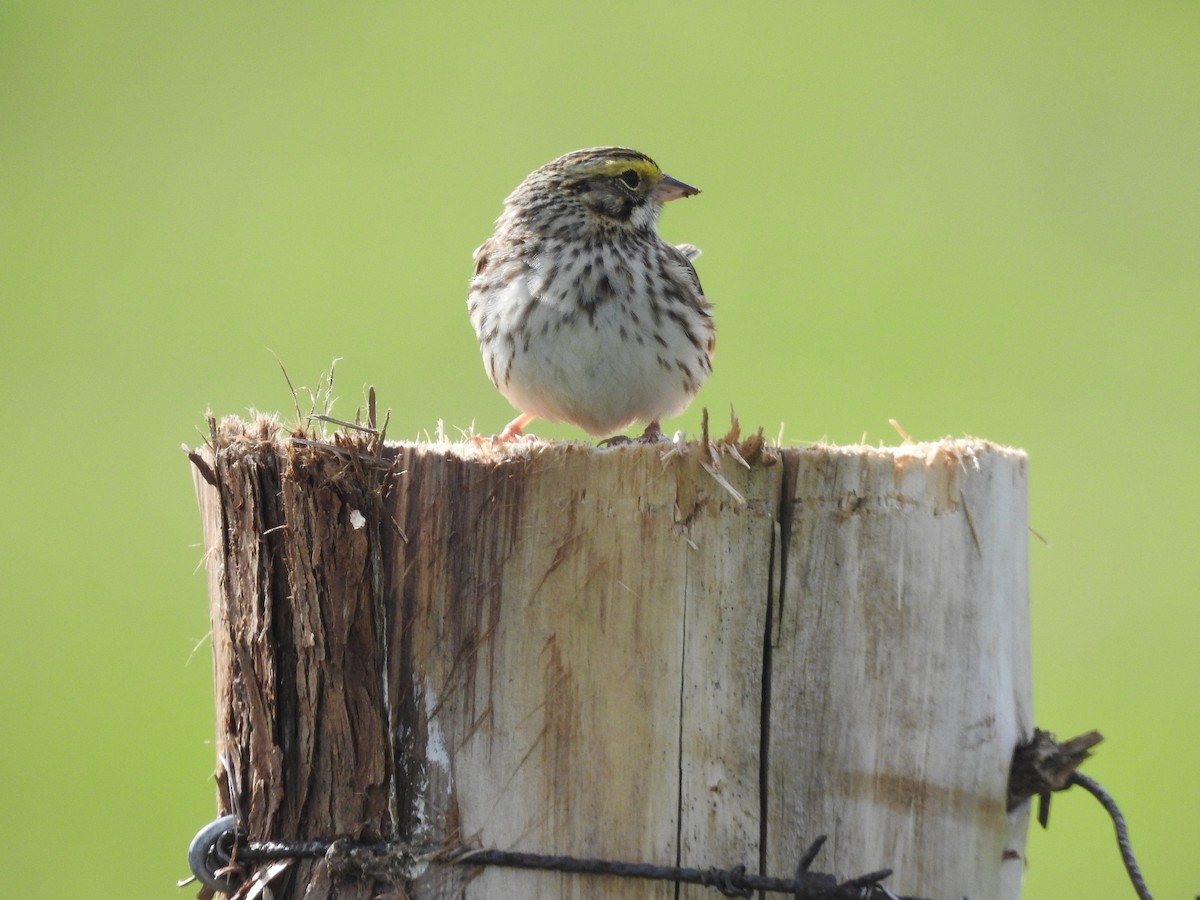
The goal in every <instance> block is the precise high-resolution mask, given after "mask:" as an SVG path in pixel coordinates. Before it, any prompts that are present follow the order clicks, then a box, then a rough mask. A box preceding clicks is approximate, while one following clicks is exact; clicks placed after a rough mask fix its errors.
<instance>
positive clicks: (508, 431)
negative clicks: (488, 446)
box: [492, 413, 537, 444]
mask: <svg viewBox="0 0 1200 900" xmlns="http://www.w3.org/2000/svg"><path fill="white" fill-rule="evenodd" d="M536 418H537V416H535V415H533V413H521V414H520V415H519V416H517V417H516V418H515V419H513V420H512V421H511V422H509V423H508V424H507V425H505V426H504V430H503V431H502V432H500V433H499V434H498V435H496V436H495V437H494V438H492V440H493V441H494V442H495V443H497V444H503V443H506V442H508V441H512V440H516V439H517V438H519V437H520V436H521V429H522V428H524V427H525V426H526V425H528V424H529V423H530V422H532V421H533V420H534V419H536Z"/></svg>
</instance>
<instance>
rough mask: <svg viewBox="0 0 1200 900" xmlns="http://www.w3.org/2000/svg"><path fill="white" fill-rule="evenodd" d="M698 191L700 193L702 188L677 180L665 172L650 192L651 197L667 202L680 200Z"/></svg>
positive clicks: (660, 201)
mask: <svg viewBox="0 0 1200 900" xmlns="http://www.w3.org/2000/svg"><path fill="white" fill-rule="evenodd" d="M698 193H700V188H694V187H692V186H691V185H690V184H684V183H683V182H682V181H676V180H675V179H674V178H672V177H671V176H670V175H666V174H664V175H663V177H662V179H661V180H660V181H659V182H658V184H657V185H655V187H654V190H653V191H651V192H650V199H651V200H657V201H658V202H659V203H666V202H667V201H668V200H678V199H679V198H680V197H690V196H692V194H698Z"/></svg>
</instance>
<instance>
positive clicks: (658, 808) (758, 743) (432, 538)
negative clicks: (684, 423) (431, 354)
mask: <svg viewBox="0 0 1200 900" xmlns="http://www.w3.org/2000/svg"><path fill="white" fill-rule="evenodd" d="M335 443H337V445H338V446H337V447H334V448H322V447H313V446H297V445H296V444H294V443H292V442H290V441H289V439H288V436H287V435H277V434H275V433H274V430H273V428H272V426H271V424H270V423H269V422H265V421H259V422H255V423H240V422H236V421H229V422H226V423H223V425H222V428H221V429H219V430H218V432H217V433H216V435H215V437H214V441H213V444H214V447H213V448H210V449H209V451H208V455H207V458H208V459H209V460H210V465H211V468H212V470H213V472H214V473H215V474H216V481H217V485H216V486H215V487H214V486H210V485H209V484H207V483H206V482H205V481H204V480H202V479H200V478H197V487H198V491H199V495H200V498H201V507H202V513H203V518H204V522H205V542H206V546H207V548H208V553H209V557H208V558H209V579H210V588H211V605H212V620H213V650H214V660H215V685H216V695H217V696H216V700H217V714H218V718H217V732H218V750H219V752H221V753H225V754H227V755H228V756H229V758H230V760H231V762H232V772H233V782H234V784H233V785H232V788H233V793H234V795H236V796H237V797H238V798H239V803H240V807H241V809H242V810H243V812H244V816H245V819H246V822H247V825H248V828H249V830H250V833H251V835H252V837H255V838H266V837H271V838H290V837H298V838H332V837H342V836H349V837H355V838H363V839H368V840H376V839H383V840H390V841H405V842H417V843H421V844H424V845H428V846H446V845H449V846H458V845H466V846H482V847H495V848H499V849H517V850H523V851H530V852H538V853H561V854H569V855H574V856H599V857H605V858H609V859H621V860H628V861H640V862H654V863H661V864H678V865H684V866H696V867H706V866H712V865H717V866H732V865H735V864H738V863H745V864H746V865H747V866H748V867H749V868H750V869H751V870H752V871H753V870H756V869H759V868H760V867H764V866H765V871H767V872H769V873H771V874H775V875H787V874H789V873H790V872H791V870H792V868H794V865H795V858H796V855H797V854H798V853H799V850H800V849H801V847H802V845H803V844H805V843H807V842H808V841H809V840H811V839H812V838H813V837H815V836H816V834H818V833H828V834H830V836H831V839H830V842H829V845H828V851H827V852H826V853H825V854H823V855H822V856H821V857H820V858H819V859H818V862H817V864H816V866H815V868H816V869H818V870H821V871H834V872H835V873H836V874H838V875H840V876H842V877H848V876H851V875H857V874H861V873H862V872H863V871H867V870H870V869H875V868H879V867H882V866H891V867H893V868H895V869H896V870H897V875H896V876H895V880H894V881H893V882H892V883H891V887H892V888H893V890H897V891H906V892H909V893H923V894H926V895H930V896H938V897H941V896H962V895H963V894H970V895H971V896H972V897H975V898H978V897H1015V896H1017V893H1018V892H1019V881H1020V867H1021V866H1022V865H1023V862H1022V861H1021V860H1020V859H1018V860H1017V861H1016V862H1015V863H1012V862H1008V863H1003V864H1002V863H1001V859H1000V854H1002V853H1003V852H1004V851H1006V850H1015V851H1016V852H1017V853H1018V854H1019V853H1020V852H1021V850H1022V848H1023V828H1024V819H1023V813H1022V812H1021V811H1018V812H1017V813H1014V815H1013V816H1012V817H1011V818H1010V817H1008V816H1007V815H1006V814H1005V813H1004V796H1005V794H1004V790H1005V784H1004V782H1005V779H1006V777H1007V761H1008V758H1009V757H1010V756H1011V753H1012V749H1013V746H1014V745H1015V743H1016V742H1017V740H1018V738H1019V737H1021V736H1024V735H1026V734H1027V733H1028V732H1029V731H1030V730H1031V722H1030V721H1029V683H1028V657H1027V654H1028V646H1027V637H1028V636H1027V630H1028V623H1027V609H1026V603H1027V585H1026V582H1025V579H1026V573H1025V555H1024V554H1025V549H1024V548H1025V508H1024V502H1025V499H1024V498H1025V462H1024V457H1023V456H1022V455H1021V454H1019V453H1016V452H1012V451H1006V450H1002V449H1000V448H995V447H993V446H992V445H988V444H985V443H983V442H970V443H966V442H959V443H956V444H951V443H947V444H944V445H940V446H939V447H936V448H935V447H929V446H925V447H922V448H913V447H909V448H906V449H901V450H869V449H866V448H841V449H839V448H811V449H805V450H786V451H768V452H766V453H763V454H750V453H749V452H747V455H749V456H751V458H752V463H751V465H749V466H748V467H747V466H743V465H741V464H739V462H738V461H737V460H736V459H735V458H734V457H733V456H732V455H731V454H729V453H723V454H722V453H720V452H717V453H715V454H714V452H713V446H712V445H709V446H700V445H695V444H693V445H690V446H688V447H680V448H674V449H671V448H670V445H666V446H642V445H634V446H623V447H614V448H606V449H600V450H597V449H593V448H590V447H585V446H582V445H575V444H555V445H544V444H533V443H521V444H518V445H516V446H514V447H506V448H496V449H493V448H490V447H486V446H485V447H474V446H471V445H464V444H454V445H451V444H437V445H429V444H421V445H418V444H395V445H388V446H387V447H380V446H378V445H377V444H375V443H373V442H372V441H371V440H369V439H368V438H365V437H344V436H343V437H338V438H337V439H336V441H335ZM214 451H215V452H214ZM714 474H715V476H717V477H714ZM229 803H230V801H229V798H228V796H225V795H223V797H222V808H223V810H228V809H229ZM964 856H966V857H971V858H970V859H967V860H963V859H962V858H961V857H964ZM345 874H346V873H338V872H331V871H330V870H329V869H328V867H327V866H325V864H324V863H312V864H304V865H298V866H295V867H293V868H292V869H291V870H290V871H289V872H288V873H287V874H286V875H285V876H283V877H282V878H280V879H277V880H276V881H275V882H273V884H272V887H273V888H274V890H275V896H276V897H299V896H301V895H302V894H304V888H305V886H306V885H307V889H308V893H307V894H306V895H305V896H308V897H332V896H333V895H334V893H335V883H336V885H337V886H336V894H337V896H338V897H369V896H381V897H386V896H394V897H402V896H403V897H411V898H433V897H437V898H443V897H464V896H465V897H471V898H477V897H478V898H482V897H516V896H519V897H530V898H543V897H544V898H550V897H553V898H559V897H594V896H604V897H616V898H625V897H628V898H635V897H636V898H651V897H663V898H665V897H674V896H676V894H675V887H674V886H672V885H666V884H659V885H654V884H647V883H644V882H634V881H628V882H627V881H620V880H616V879H611V878H605V879H596V878H585V877H584V876H576V875H564V874H558V873H534V872H529V871H513V870H500V869H483V870H481V869H478V868H470V867H463V866H455V867H451V866H443V865H430V866H428V867H427V868H426V869H425V870H424V872H423V873H422V874H420V875H419V876H418V877H415V878H413V879H411V880H409V881H408V882H407V883H406V884H403V885H400V886H389V885H388V884H387V883H386V878H383V877H382V876H379V877H377V878H375V879H374V880H372V879H371V878H369V877H364V876H363V875H362V873H358V875H357V876H356V877H357V881H356V880H355V879H354V878H350V879H349V880H347V879H346V878H345V877H344V876H345ZM681 895H682V896H687V897H697V898H699V897H706V896H711V892H710V891H706V890H701V889H698V888H684V889H682V893H681Z"/></svg>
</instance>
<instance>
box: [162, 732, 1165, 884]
mask: <svg viewBox="0 0 1200 900" xmlns="http://www.w3.org/2000/svg"><path fill="white" fill-rule="evenodd" d="M1102 740H1103V738H1102V737H1101V735H1100V733H1099V732H1096V731H1092V732H1088V733H1087V734H1083V735H1080V736H1079V737H1076V738H1073V739H1071V740H1069V741H1063V742H1059V741H1057V740H1056V739H1055V737H1054V735H1053V734H1051V733H1050V732H1048V731H1042V730H1041V729H1035V731H1034V734H1033V737H1032V738H1031V739H1030V740H1029V741H1027V742H1025V743H1023V744H1021V745H1020V746H1018V747H1017V748H1016V750H1015V751H1014V753H1013V762H1012V768H1011V772H1010V775H1009V787H1008V806H1009V809H1010V810H1011V809H1013V808H1015V807H1016V806H1018V805H1019V804H1021V803H1023V802H1025V801H1026V800H1028V799H1029V798H1031V797H1034V796H1037V797H1039V799H1040V803H1039V808H1038V822H1039V823H1040V824H1041V826H1042V827H1043V828H1046V827H1048V825H1049V821H1050V797H1051V795H1052V793H1054V792H1058V791H1064V790H1067V789H1068V788H1070V787H1073V786H1076V785H1078V786H1079V787H1081V788H1083V789H1084V790H1085V791H1087V792H1088V793H1089V794H1091V795H1092V796H1093V797H1095V798H1096V800H1098V801H1099V803H1100V805H1101V806H1102V807H1103V808H1104V810H1105V811H1106V812H1107V813H1108V815H1109V817H1110V818H1111V819H1112V822H1113V828H1114V830H1115V831H1116V837H1117V848H1118V850H1119V851H1120V854H1121V862H1122V863H1123V864H1124V866H1125V871H1126V873H1127V874H1128V876H1129V881H1130V883H1131V884H1132V885H1133V889H1134V891H1135V892H1136V894H1137V896H1138V898H1139V900H1152V898H1151V895H1150V891H1149V890H1148V889H1147V887H1146V882H1145V879H1144V878H1143V877H1142V873H1141V869H1140V868H1139V866H1138V863H1137V859H1136V858H1135V857H1134V854H1133V847H1132V844H1131V843H1130V840H1129V829H1128V826H1127V825H1126V823H1125V817H1124V815H1122V813H1121V809H1120V807H1119V806H1117V803H1116V801H1115V800H1113V798H1112V796H1111V795H1110V794H1109V793H1108V792H1107V791H1105V790H1104V788H1102V787H1101V786H1100V784H1099V783H1098V782H1097V781H1096V780H1095V779H1093V778H1089V777H1088V776H1086V775H1083V774H1081V773H1079V772H1078V771H1076V769H1077V768H1078V766H1079V765H1080V764H1081V763H1082V762H1083V761H1084V760H1085V759H1087V758H1088V757H1089V756H1090V755H1091V752H1090V751H1091V748H1092V747H1094V746H1095V745H1096V744H1098V743H1100V741H1102ZM825 840H826V838H825V836H824V835H821V836H819V837H818V838H817V839H816V840H814V841H813V842H812V843H811V844H809V845H808V846H807V847H806V848H805V849H804V851H803V852H802V853H801V854H800V857H799V860H798V862H797V865H796V869H795V874H794V875H793V877H791V878H775V877H771V876H767V875H756V874H752V873H750V872H747V871H746V867H745V866H734V867H732V868H716V867H709V868H703V869H701V868H688V867H683V866H661V865H654V864H651V863H630V862H621V861H615V860H606V859H595V858H586V857H575V856H560V855H549V854H541V853H526V852H522V851H516V850H496V849H478V848H476V849H472V848H468V847H463V846H440V847H430V846H422V845H415V844H404V843H386V842H363V841H352V840H347V839H341V840H337V841H251V840H249V838H248V835H247V834H246V831H245V829H244V828H243V827H242V826H241V823H240V817H239V816H238V815H236V814H235V815H227V816H223V817H221V818H219V819H217V820H216V821H214V822H211V823H210V824H208V825H206V826H205V827H204V828H202V829H201V830H200V832H199V833H198V834H197V835H196V837H195V838H193V840H192V843H191V845H190V846H189V848H188V866H189V868H190V869H191V870H192V874H193V876H194V877H195V878H196V879H197V880H199V881H200V882H201V883H202V884H203V885H204V886H205V888H207V889H208V890H209V891H210V892H211V891H216V892H220V893H225V894H230V895H233V894H235V893H237V892H238V891H239V889H240V888H241V887H242V885H243V884H244V883H245V882H246V881H247V879H248V878H249V877H250V871H249V868H250V867H248V866H247V865H245V864H252V863H273V864H275V865H276V866H278V865H280V864H281V863H284V862H290V861H293V860H298V859H324V860H325V861H326V862H327V863H328V864H329V865H330V868H331V869H332V870H333V871H335V872H338V873H341V874H343V875H346V874H352V873H353V874H356V875H357V877H360V878H371V879H373V880H377V881H386V882H389V883H394V884H399V883H403V882H405V881H410V880H413V879H415V878H416V877H418V876H419V875H420V874H421V873H422V872H424V871H425V869H426V868H427V867H428V866H430V865H439V864H440V865H451V866H456V865H461V866H500V867H505V868H515V869H535V870H542V871H551V872H565V873H570V874H580V875H607V876H611V877H616V878H637V879H643V880H649V881H670V882H675V883H677V884H691V885H697V886H699V887H705V888H711V889H713V890H716V891H717V892H719V893H721V894H723V895H724V896H726V897H745V898H748V897H752V896H753V894H754V892H755V891H761V892H764V893H778V894H788V895H790V896H792V897H795V898H797V900H872V898H886V900H920V898H916V897H900V896H898V895H896V894H893V893H892V892H891V891H889V890H888V889H887V888H885V887H884V886H883V885H882V884H881V882H882V881H883V880H884V879H886V878H887V877H889V876H890V875H891V874H892V870H891V869H879V870H878V871H874V872H868V873H866V874H865V875H860V876H858V877H856V878H851V879H848V880H845V881H840V882H839V881H838V880H837V878H836V877H835V876H833V875H829V874H824V873H819V872H811V871H809V867H810V866H811V865H812V863H813V861H814V860H815V859H816V857H817V855H818V854H819V853H820V851H821V847H822V846H823V845H824V844H825ZM278 871H280V869H278V868H277V869H275V870H274V872H275V873H277V872H278ZM190 880H191V879H189V881H190ZM186 883H187V882H182V883H181V884H186ZM964 900H966V898H964Z"/></svg>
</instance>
